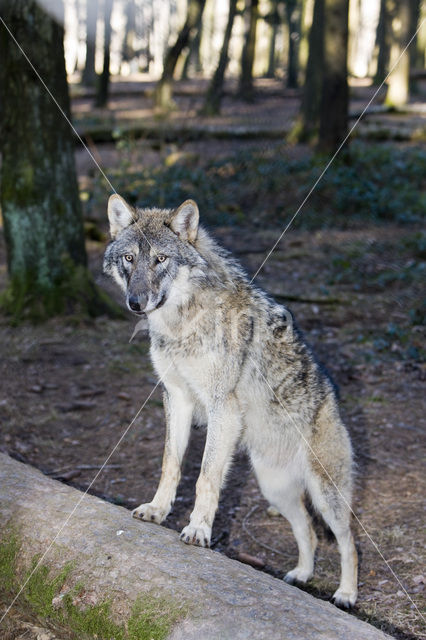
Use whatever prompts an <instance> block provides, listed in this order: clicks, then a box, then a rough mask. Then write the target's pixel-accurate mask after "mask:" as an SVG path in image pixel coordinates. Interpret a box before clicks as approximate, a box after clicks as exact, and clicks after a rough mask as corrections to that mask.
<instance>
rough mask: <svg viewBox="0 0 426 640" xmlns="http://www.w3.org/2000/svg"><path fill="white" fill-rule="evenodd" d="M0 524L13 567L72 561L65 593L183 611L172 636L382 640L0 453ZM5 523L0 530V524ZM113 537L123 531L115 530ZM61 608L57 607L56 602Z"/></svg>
mask: <svg viewBox="0 0 426 640" xmlns="http://www.w3.org/2000/svg"><path fill="white" fill-rule="evenodd" d="M0 522H1V523H7V526H8V529H9V530H10V529H11V530H14V531H17V532H19V536H20V539H21V542H22V546H21V551H20V557H19V563H20V565H22V566H25V565H26V566H27V567H28V566H30V564H31V560H32V559H33V558H34V556H35V555H36V554H37V553H40V554H45V555H44V560H43V562H44V563H45V564H47V565H49V566H50V568H51V569H52V571H53V572H54V571H55V570H56V571H58V570H59V569H61V568H62V567H63V566H64V565H65V564H66V563H69V562H72V563H73V570H72V572H71V574H70V575H69V577H68V578H67V583H66V584H65V585H64V589H66V588H72V586H73V585H75V584H77V583H79V584H82V585H87V587H88V594H90V599H91V602H102V601H104V600H106V599H107V598H108V597H111V594H112V602H111V611H112V615H113V616H115V618H116V620H117V621H119V622H121V623H122V622H123V621H124V620H125V619H126V617H129V615H130V611H131V608H132V604H133V602H134V601H135V600H136V598H137V597H138V596H142V595H143V594H150V595H151V597H152V596H153V595H154V596H156V597H159V598H160V597H161V598H162V601H163V607H164V601H166V602H168V601H170V602H172V603H174V604H175V605H176V603H177V604H178V605H180V604H184V605H185V609H186V611H187V615H186V616H185V618H184V619H183V620H181V621H180V622H178V623H176V624H175V626H174V627H173V629H172V631H171V632H170V634H169V640H199V638H202V639H203V640H249V639H252V638H256V640H266V639H268V640H270V639H271V638H277V639H278V638H279V639H280V640H305V639H306V638H309V639H310V640H320V639H321V640H347V638H357V640H385V639H386V638H390V637H389V636H387V635H385V634H384V633H382V632H381V631H379V630H378V629H376V628H375V627H372V626H371V625H369V624H367V623H365V622H362V621H360V620H358V619H357V618H355V617H353V616H351V615H348V614H347V613H345V612H343V611H340V610H339V609H337V608H336V607H334V606H333V605H332V604H330V603H328V602H324V601H322V600H317V599H316V598H314V597H312V596H311V595H309V594H308V593H305V592H303V591H301V590H299V589H297V588H296V587H292V586H290V585H288V584H286V583H285V582H284V581H282V580H277V579H275V578H273V577H271V576H269V575H267V574H265V573H262V572H260V571H258V570H256V569H253V568H252V567H250V566H247V565H244V564H241V563H239V562H236V561H235V560H231V559H230V558H227V557H226V556H224V555H221V554H220V553H218V552H215V551H212V550H210V549H202V548H199V547H193V546H190V545H184V544H182V543H181V542H180V541H179V534H178V533H177V532H176V531H171V530H170V529H166V528H164V527H161V526H158V525H156V524H153V523H148V522H141V521H136V520H135V519H133V518H132V517H131V515H130V512H129V511H127V510H126V509H124V508H122V507H118V506H116V505H112V504H110V503H107V502H104V501H103V500H100V499H99V498H96V497H94V496H90V495H83V494H82V493H81V492H79V491H77V490H76V489H73V488H72V487H68V486H66V485H64V484H61V483H59V482H57V481H55V480H51V479H50V478H47V477H46V476H44V475H43V474H42V473H41V472H39V471H37V470H36V469H33V468H32V467H30V466H27V465H24V464H22V463H20V462H17V461H16V460H13V459H12V458H9V457H8V456H7V455H4V454H0ZM3 526H4V525H3ZM117 532H120V535H118V534H117ZM58 604H59V603H58Z"/></svg>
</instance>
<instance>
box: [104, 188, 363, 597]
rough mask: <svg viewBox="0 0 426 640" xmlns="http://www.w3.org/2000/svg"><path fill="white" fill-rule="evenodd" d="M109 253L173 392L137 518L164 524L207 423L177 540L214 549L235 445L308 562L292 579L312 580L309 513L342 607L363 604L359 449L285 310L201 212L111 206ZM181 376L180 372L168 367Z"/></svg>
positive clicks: (114, 200)
mask: <svg viewBox="0 0 426 640" xmlns="http://www.w3.org/2000/svg"><path fill="white" fill-rule="evenodd" d="M108 217H109V222H110V232H111V237H112V241H111V243H110V244H109V245H108V247H107V249H106V252H105V258H104V270H105V272H106V273H107V274H110V275H111V276H113V278H114V279H115V280H116V281H117V283H118V284H119V285H120V287H121V288H122V289H123V291H124V293H125V295H126V301H127V305H128V307H129V309H131V310H132V311H133V312H134V313H136V314H138V315H142V314H145V315H146V317H147V319H148V327H149V334H150V339H151V352H150V353H151V359H152V362H153V365H154V368H155V370H156V372H157V374H158V375H159V376H160V378H161V380H162V382H163V385H164V409H165V414H166V441H165V449H164V456H163V466H162V475H161V480H160V483H159V486H158V489H157V492H156V494H155V496H154V498H153V499H152V501H151V502H149V503H144V504H141V505H140V506H139V507H137V508H136V509H135V510H134V511H133V516H134V517H136V518H140V519H142V520H148V521H152V522H156V523H160V522H162V521H163V520H164V519H165V518H166V517H167V515H168V513H169V512H170V510H171V508H172V506H173V502H174V500H175V495H176V489H177V486H178V483H179V480H180V474H181V464H182V459H183V456H184V454H185V450H186V447H187V444H188V440H189V434H190V429H191V424H192V423H198V424H205V425H207V436H206V444H205V450H204V455H203V460H202V466H201V471H200V475H199V478H198V481H197V484H196V500H195V505H194V509H193V511H192V513H191V516H190V521H189V523H188V525H187V526H186V527H185V528H184V529H183V531H182V533H181V536H180V537H181V540H182V541H183V542H186V543H187V544H195V545H200V546H205V547H207V546H209V544H210V536H211V529H212V524H213V520H214V516H215V512H216V509H217V506H218V500H219V494H220V490H221V487H222V485H223V483H224V481H225V478H226V474H227V471H228V469H229V467H230V464H231V461H232V456H233V454H234V452H235V450H236V447H237V446H238V445H240V446H243V447H245V449H246V450H247V452H248V455H249V457H250V460H251V463H252V466H253V470H254V473H255V474H256V477H257V480H258V482H259V486H260V489H261V491H262V493H263V495H264V496H265V498H266V499H267V500H268V501H269V503H270V504H271V505H272V506H274V507H275V508H276V509H278V511H279V512H280V513H281V514H282V515H283V516H284V517H285V518H287V520H288V521H289V522H290V524H291V526H292V529H293V532H294V535H295V538H296V540H297V544H298V548H299V559H298V562H297V565H296V567H295V568H294V569H292V570H291V571H289V572H288V573H287V575H286V576H285V580H286V581H287V582H289V583H294V582H302V583H303V582H306V581H307V580H308V579H309V578H310V577H311V576H312V574H313V569H314V554H315V548H316V544H317V539H316V535H315V532H314V529H313V526H312V523H311V519H310V517H309V515H308V512H307V510H306V507H305V503H304V496H305V494H308V495H309V497H310V499H311V502H312V504H313V506H314V508H315V509H316V510H317V511H318V512H319V513H320V514H321V515H322V517H323V519H324V520H325V522H326V523H327V524H328V526H329V527H330V528H331V530H332V531H333V533H334V535H335V537H336V539H337V543H338V547H339V551H340V557H341V579H340V584H339V587H338V589H337V591H336V592H335V594H334V596H333V598H334V602H335V603H336V604H339V605H341V606H346V607H349V606H352V605H353V604H354V603H355V600H356V597H357V554H356V550H355V545H354V541H353V537H352V533H351V530H350V515H351V509H350V504H351V497H352V466H353V464H352V449H351V444H350V440H349V436H348V433H347V431H346V429H345V426H344V425H343V423H342V420H341V418H340V416H339V410H338V406H337V401H336V396H335V391H334V387H333V384H332V383H331V381H330V379H329V378H328V376H327V375H326V374H325V373H324V372H323V370H322V369H321V367H320V366H319V365H318V364H317V361H316V359H315V357H314V355H313V353H312V352H311V350H310V348H309V347H308V345H307V344H306V343H305V342H304V340H303V338H302V335H301V333H300V331H299V330H298V329H297V327H296V325H295V324H294V322H293V319H292V316H291V314H290V312H289V311H288V310H287V309H286V307H284V306H282V305H279V304H277V303H276V302H274V301H273V300H272V299H271V298H269V297H268V296H267V295H266V294H265V293H264V292H263V291H261V290H259V289H258V288H257V287H255V286H253V285H251V283H250V281H249V279H248V277H247V275H246V274H245V273H244V271H243V270H242V268H241V267H240V266H239V264H238V263H237V262H236V261H235V260H234V259H233V258H232V257H231V256H230V254H229V253H228V252H227V251H225V250H224V249H222V248H221V247H219V246H218V245H217V243H216V242H215V241H214V240H213V239H212V237H211V236H210V235H209V234H208V233H207V231H206V230H205V229H204V228H203V227H202V226H200V225H199V211H198V207H197V205H196V203H195V202H194V201H192V200H187V201H186V202H184V203H183V204H182V205H180V206H179V207H178V208H177V209H173V210H163V209H134V208H132V207H131V206H129V205H128V204H127V203H126V202H125V201H124V200H123V199H122V198H121V197H120V196H117V195H114V196H111V198H110V200H109V204H108ZM171 365H172V366H171Z"/></svg>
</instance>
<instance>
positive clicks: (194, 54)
mask: <svg viewBox="0 0 426 640" xmlns="http://www.w3.org/2000/svg"><path fill="white" fill-rule="evenodd" d="M194 31H195V35H194V36H193V38H192V41H191V44H190V46H189V49H188V53H187V54H186V58H185V63H184V65H183V69H182V76H181V79H182V80H187V79H188V77H189V67H190V65H191V63H194V67H195V72H196V73H201V70H202V68H201V56H200V46H201V36H202V31H203V13H202V12H200V15H199V18H198V22H197V25H196V27H195V30H194Z"/></svg>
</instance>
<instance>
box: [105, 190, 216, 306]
mask: <svg viewBox="0 0 426 640" xmlns="http://www.w3.org/2000/svg"><path fill="white" fill-rule="evenodd" d="M108 218H109V223H110V232H111V238H112V241H111V242H110V244H109V245H108V247H107V249H106V251H105V257H104V272H105V273H107V274H109V275H111V276H112V277H113V278H114V279H115V280H116V282H117V283H118V284H119V285H120V287H121V288H122V289H123V291H124V292H125V294H126V302H127V306H128V307H129V309H130V310H131V311H133V312H135V313H137V314H142V313H150V312H152V311H155V310H156V309H159V308H160V307H162V306H163V305H166V304H181V303H183V302H185V301H187V300H188V298H189V297H190V295H191V288H192V284H193V283H194V281H196V280H197V278H199V277H200V276H201V275H202V270H203V266H204V265H205V261H204V259H203V258H202V257H201V255H200V254H199V253H198V251H197V250H196V248H195V246H194V244H195V243H196V239H197V234H198V219H199V214H198V207H197V205H196V203H195V202H194V201H193V200H186V202H184V203H183V204H181V205H180V207H178V208H177V209H174V210H170V209H167V210H165V209H134V208H133V207H131V206H130V205H128V204H127V203H126V202H125V200H123V198H121V197H120V196H118V195H113V196H111V197H110V199H109V202H108Z"/></svg>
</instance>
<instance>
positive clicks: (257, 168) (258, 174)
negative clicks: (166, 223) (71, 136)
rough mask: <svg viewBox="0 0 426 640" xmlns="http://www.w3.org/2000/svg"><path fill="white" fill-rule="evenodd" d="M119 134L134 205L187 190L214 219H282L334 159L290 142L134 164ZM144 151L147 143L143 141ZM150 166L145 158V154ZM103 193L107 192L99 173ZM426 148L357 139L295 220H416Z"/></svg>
mask: <svg viewBox="0 0 426 640" xmlns="http://www.w3.org/2000/svg"><path fill="white" fill-rule="evenodd" d="M126 144H127V147H128V148H131V149H133V150H134V149H137V148H138V147H137V146H136V145H135V144H134V143H132V141H131V140H128V141H127V142H126V141H124V142H123V140H120V141H118V142H117V147H118V148H119V149H120V152H121V157H122V162H121V165H120V166H119V167H118V168H117V169H115V170H114V171H111V173H110V175H111V176H112V178H113V182H114V186H115V187H116V189H117V191H118V192H119V193H121V194H122V195H123V196H124V197H126V198H127V199H128V200H129V202H131V203H132V204H137V205H139V206H144V207H147V206H148V207H149V206H157V207H158V206H160V207H175V206H176V205H177V204H179V203H180V202H181V201H183V200H185V199H186V198H188V197H193V198H195V199H196V200H197V202H198V204H199V206H200V209H201V211H202V214H203V219H204V220H205V221H207V222H208V223H209V224H212V225H222V224H238V223H239V222H244V223H248V224H253V225H264V224H265V223H266V224H268V225H271V226H272V225H277V224H278V225H283V224H285V223H286V222H287V221H288V220H289V219H290V217H291V216H292V215H293V214H294V212H295V211H296V210H297V208H298V207H299V205H300V204H301V203H302V202H303V200H304V198H305V197H306V196H307V195H308V193H309V191H310V189H311V188H312V187H313V186H314V185H315V183H316V181H317V180H318V178H320V176H321V174H322V172H323V170H324V168H325V166H326V165H327V161H328V158H324V157H321V156H310V157H305V158H303V159H302V160H294V159H292V158H291V149H290V148H289V147H287V146H285V145H282V146H280V147H271V148H268V149H265V150H262V151H259V150H253V151H251V152H248V151H247V150H246V151H244V152H241V151H239V152H237V153H236V154H235V155H233V156H232V157H231V156H230V157H225V158H220V159H216V160H214V159H213V160H207V161H203V159H202V158H200V157H199V156H195V155H194V154H185V153H182V154H174V155H177V156H178V159H177V160H176V161H173V162H170V160H169V159H168V156H167V154H164V159H163V162H162V163H161V164H159V165H158V166H156V167H154V168H153V167H147V168H143V169H142V170H139V171H134V170H133V169H132V163H131V162H129V154H127V155H126V153H124V152H123V145H124V146H126ZM139 149H140V153H141V154H142V153H143V144H142V145H141V143H139ZM142 165H143V161H142ZM97 180H98V181H97V183H96V184H95V186H94V192H93V193H92V194H91V195H92V197H93V196H94V198H95V200H96V199H99V200H100V199H103V200H104V199H105V195H104V194H105V185H104V184H103V183H102V182H101V180H102V179H101V178H99V179H97ZM425 187H426V151H425V149H424V148H422V147H420V146H412V147H410V148H407V147H405V148H403V147H400V146H398V145H396V144H383V143H382V144H375V145H371V144H367V143H364V142H360V141H354V142H353V143H352V144H351V146H350V148H349V150H347V151H344V152H342V154H341V155H340V156H339V157H338V158H337V159H336V160H335V161H334V162H333V163H332V165H331V166H330V168H329V169H328V170H327V172H326V173H325V175H324V176H323V177H321V180H320V181H319V183H318V185H317V186H316V187H315V189H314V191H313V193H312V195H311V196H310V197H309V200H308V201H307V203H306V205H304V208H303V215H302V216H300V217H298V219H297V221H296V222H295V226H297V227H298V228H301V229H303V228H306V229H314V228H327V227H331V226H332V227H338V228H346V227H352V226H354V225H357V224H360V223H363V224H365V223H366V222H368V221H370V222H372V223H380V222H388V221H394V222H397V223H416V222H419V221H420V220H421V218H422V216H423V215H424V212H425V209H426V191H425Z"/></svg>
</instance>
